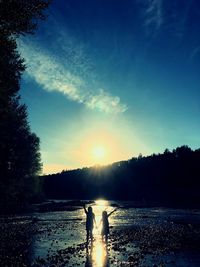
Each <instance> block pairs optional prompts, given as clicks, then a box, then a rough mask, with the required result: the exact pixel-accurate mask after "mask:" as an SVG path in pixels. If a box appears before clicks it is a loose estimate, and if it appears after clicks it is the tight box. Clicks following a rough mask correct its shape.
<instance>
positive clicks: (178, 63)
mask: <svg viewBox="0 0 200 267" xmlns="http://www.w3.org/2000/svg"><path fill="white" fill-rule="evenodd" d="M47 13H48V18H47V19H46V21H44V22H41V23H40V24H39V28H38V30H37V31H36V33H35V35H33V36H26V37H24V38H23V39H20V40H19V42H18V43H19V49H20V53H21V54H22V56H23V57H24V58H25V60H26V64H27V70H26V72H25V74H24V75H23V80H22V90H21V95H22V101H23V102H25V103H26V105H27V107H28V113H29V121H30V125H31V129H32V131H34V132H35V133H36V134H37V135H38V136H39V137H40V140H41V155H42V162H43V165H44V166H43V167H44V168H43V172H44V173H54V172H58V171H62V170H63V169H73V168H77V167H83V166H93V165H95V164H108V163H112V162H115V161H120V160H124V159H129V158H132V157H134V156H138V154H139V153H142V154H143V155H148V154H152V153H159V152H163V151H164V149H165V148H169V149H173V148H175V147H177V146H180V145H184V144H186V145H189V146H191V148H193V149H195V148H198V147H200V73H199V72H200V34H199V29H200V1H198V0H196V1H195V0H181V1H180V0H174V1H168V0H126V1H122V0H118V1H116V0H95V1H94V0H67V1H64V0H56V1H53V3H52V4H51V6H50V8H49V10H48V12H47Z"/></svg>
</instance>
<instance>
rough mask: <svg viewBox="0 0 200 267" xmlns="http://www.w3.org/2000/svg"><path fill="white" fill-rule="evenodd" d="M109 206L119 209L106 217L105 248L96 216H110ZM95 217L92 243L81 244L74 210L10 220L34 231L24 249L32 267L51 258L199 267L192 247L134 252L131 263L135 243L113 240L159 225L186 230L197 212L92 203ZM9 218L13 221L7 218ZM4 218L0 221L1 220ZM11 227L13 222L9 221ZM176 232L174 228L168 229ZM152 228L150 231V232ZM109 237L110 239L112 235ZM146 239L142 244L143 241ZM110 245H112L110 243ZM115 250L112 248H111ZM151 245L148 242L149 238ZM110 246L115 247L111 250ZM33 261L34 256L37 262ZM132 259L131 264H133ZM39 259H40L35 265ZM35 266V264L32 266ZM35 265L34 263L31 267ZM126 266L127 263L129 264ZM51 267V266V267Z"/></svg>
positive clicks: (80, 223) (65, 262) (103, 266)
mask: <svg viewBox="0 0 200 267" xmlns="http://www.w3.org/2000/svg"><path fill="white" fill-rule="evenodd" d="M115 205H118V206H119V207H120V208H119V209H118V210H117V211H116V212H114V213H113V214H112V215H111V217H109V222H110V227H111V239H110V240H109V242H108V245H106V244H105V243H104V242H102V240H101V235H100V232H101V226H100V220H101V214H102V211H103V210H106V211H107V212H108V213H109V212H111V211H112V210H113V209H114V207H113V206H115ZM92 208H93V211H94V213H95V216H96V222H97V228H96V227H95V228H94V241H93V243H92V244H89V246H88V247H86V246H85V241H86V231H85V220H86V215H85V213H84V210H83V208H81V207H80V209H77V210H75V211H59V212H45V213H32V214H27V215H24V216H15V217H14V220H15V221H16V222H17V223H18V224H19V223H21V224H22V223H23V224H28V223H30V221H31V220H32V219H33V218H34V220H33V221H34V224H35V228H36V229H37V230H36V231H35V232H34V233H33V234H32V236H31V246H30V249H29V254H28V255H29V262H30V264H32V266H45V267H46V266H51V263H52V258H53V261H54V262H55V258H56V257H58V256H59V257H58V260H57V258H56V264H55V266H85V267H87V266H93V267H109V266H110V267H112V266H153V264H157V266H172V267H174V266H183V267H186V266H193V267H197V266H198V267H199V266H200V254H199V250H196V249H194V248H192V249H187V250H180V249H179V250H176V251H168V252H166V253H161V254H160V253H157V252H156V251H155V253H146V254H144V253H143V254H141V253H140V256H141V257H140V259H138V261H136V262H134V263H133V262H131V261H132V258H131V257H130V255H134V257H135V258H136V259H137V257H138V256H137V253H139V251H140V250H141V248H140V246H141V244H140V243H139V242H138V241H134V240H131V239H130V242H129V240H128V242H127V243H126V244H124V245H122V243H120V240H119V241H117V238H118V237H117V234H118V233H121V237H122V238H123V232H124V231H125V230H126V229H129V228H131V227H134V229H138V230H141V231H142V229H143V228H144V227H146V226H147V227H149V229H150V230H151V227H152V229H154V230H155V229H156V227H158V226H161V228H162V225H164V226H167V225H170V227H171V226H173V225H174V226H176V225H178V226H181V225H183V226H184V227H190V226H191V225H200V211H199V210H183V209H167V208H131V202H116V201H105V200H97V201H95V203H94V204H93V205H92ZM6 219H7V220H9V219H10V220H13V217H10V218H9V217H7V218H6ZM2 220H4V218H0V222H2ZM13 223H14V222H13ZM174 229H176V227H174ZM154 230H153V231H154ZM112 234H113V236H112ZM147 241H148V240H147ZM114 242H115V245H113V244H114ZM117 243H119V244H120V246H119V247H117V248H116V244H117ZM149 243H151V240H149ZM115 248H116V249H115ZM38 257H39V258H38ZM135 258H134V260H135ZM41 259H44V261H41ZM36 263H37V264H38V265H37V264H36ZM34 264H35V265H34ZM131 264H132V265H131ZM52 266H53V265H52Z"/></svg>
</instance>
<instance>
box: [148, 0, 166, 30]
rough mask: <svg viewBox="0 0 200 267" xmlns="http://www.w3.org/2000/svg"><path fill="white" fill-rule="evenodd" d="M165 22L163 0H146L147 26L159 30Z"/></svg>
mask: <svg viewBox="0 0 200 267" xmlns="http://www.w3.org/2000/svg"><path fill="white" fill-rule="evenodd" d="M162 24H163V0H146V7H145V26H146V27H149V26H151V27H153V28H154V30H156V31H157V30H159V29H160V27H161V26H162Z"/></svg>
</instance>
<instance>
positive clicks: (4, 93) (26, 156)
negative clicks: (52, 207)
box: [0, 0, 49, 211]
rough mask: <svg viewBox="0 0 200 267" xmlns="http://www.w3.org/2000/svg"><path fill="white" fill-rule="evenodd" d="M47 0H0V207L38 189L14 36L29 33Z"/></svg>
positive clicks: (35, 142)
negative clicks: (21, 91) (22, 99)
mask: <svg viewBox="0 0 200 267" xmlns="http://www.w3.org/2000/svg"><path fill="white" fill-rule="evenodd" d="M48 5H49V1H47V0H1V1H0V211H11V210H18V209H22V208H23V207H24V206H25V205H27V203H29V202H30V201H32V200H33V199H34V198H36V197H37V195H38V194H39V191H40V188H41V187H40V180H39V179H38V175H39V173H40V170H41V159H40V151H39V138H38V137H37V136H36V134H35V133H33V132H32V131H31V128H30V125H29V122H28V114H27V107H26V105H25V104H23V103H22V101H21V99H20V80H21V76H22V74H23V72H24V71H25V68H26V66H25V60H24V59H23V58H22V57H21V55H20V54H19V52H18V48H17V39H18V38H20V37H21V36H25V35H27V34H33V33H34V31H35V29H36V28H37V23H38V20H43V19H44V18H45V13H44V11H45V9H46V8H47V7H48Z"/></svg>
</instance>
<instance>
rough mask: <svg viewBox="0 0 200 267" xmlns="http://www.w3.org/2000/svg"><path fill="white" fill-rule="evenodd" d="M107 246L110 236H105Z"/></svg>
mask: <svg viewBox="0 0 200 267" xmlns="http://www.w3.org/2000/svg"><path fill="white" fill-rule="evenodd" d="M105 241H106V244H107V243H108V234H106V235H105Z"/></svg>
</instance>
